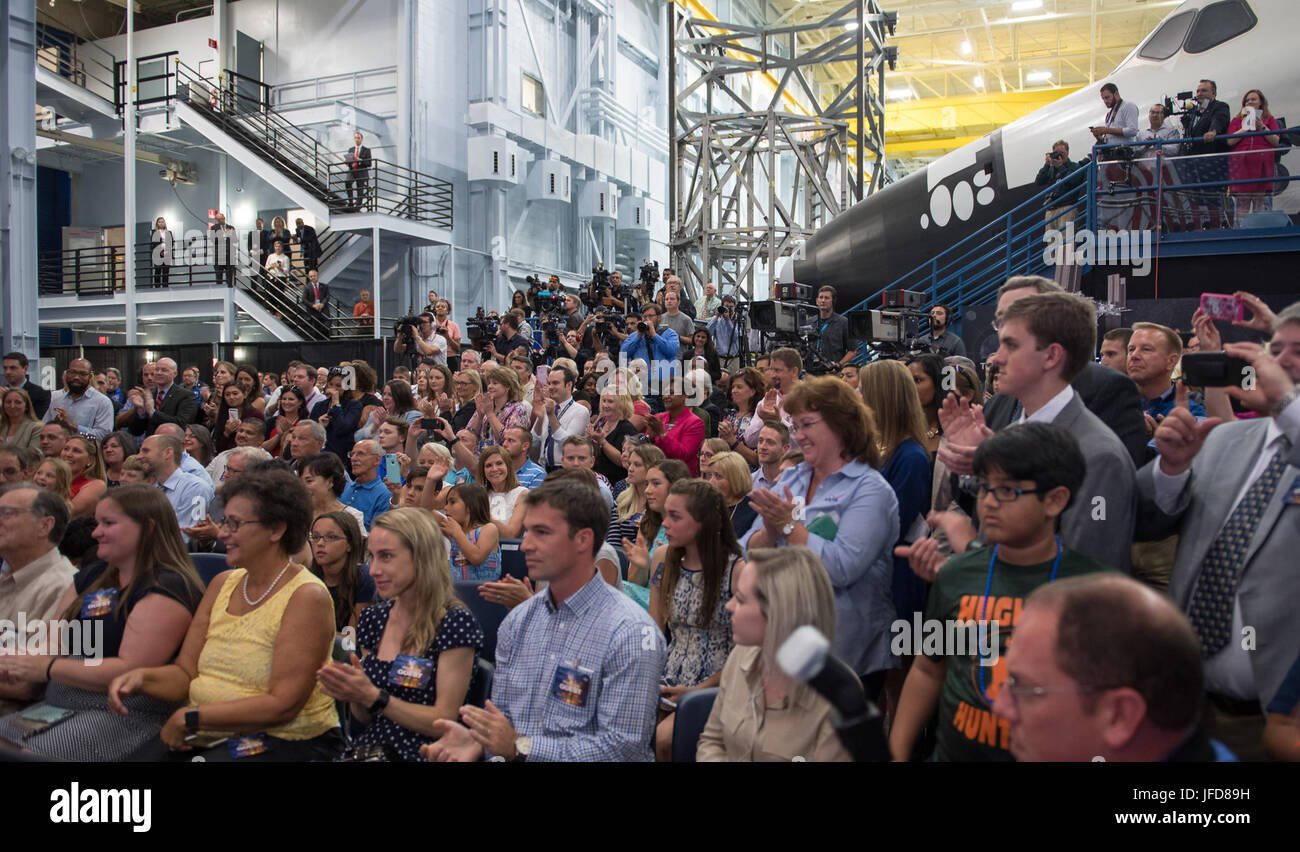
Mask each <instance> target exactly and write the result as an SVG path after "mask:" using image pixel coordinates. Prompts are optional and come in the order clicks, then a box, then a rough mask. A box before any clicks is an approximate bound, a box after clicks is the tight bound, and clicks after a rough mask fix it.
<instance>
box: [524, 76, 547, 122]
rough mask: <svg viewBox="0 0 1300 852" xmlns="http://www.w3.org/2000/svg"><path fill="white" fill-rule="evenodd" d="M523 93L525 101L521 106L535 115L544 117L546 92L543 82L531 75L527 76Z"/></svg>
mask: <svg viewBox="0 0 1300 852" xmlns="http://www.w3.org/2000/svg"><path fill="white" fill-rule="evenodd" d="M522 91H523V100H522V104H521V106H523V108H524V109H526V110H528V111H529V112H531V113H532V114H533V115H544V114H545V113H546V91H545V90H544V89H543V88H542V81H541V80H538V79H537V78H536V77H533V76H532V75H530V74H525V75H524V81H523V86H522Z"/></svg>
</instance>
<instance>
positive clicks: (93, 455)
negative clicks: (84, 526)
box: [59, 434, 108, 518]
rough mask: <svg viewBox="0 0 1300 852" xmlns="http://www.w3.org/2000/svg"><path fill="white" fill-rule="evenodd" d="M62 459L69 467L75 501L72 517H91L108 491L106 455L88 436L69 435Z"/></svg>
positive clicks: (73, 500)
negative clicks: (100, 499) (105, 474)
mask: <svg viewBox="0 0 1300 852" xmlns="http://www.w3.org/2000/svg"><path fill="white" fill-rule="evenodd" d="M59 457H60V458H62V459H63V463H64V464H66V465H67V466H68V475H69V476H70V477H71V479H70V480H69V481H68V495H69V497H70V499H71V502H72V517H74V518H80V517H82V516H86V515H92V514H94V512H95V504H96V503H98V502H99V498H100V497H103V496H104V492H105V491H107V490H108V480H107V478H106V477H105V476H104V454H103V453H102V452H100V449H99V443H98V442H97V441H96V440H95V439H94V438H91V437H89V436H87V435H81V434H77V435H70V436H68V440H67V442H66V443H65V444H64V445H63V450H62V452H60V453H59Z"/></svg>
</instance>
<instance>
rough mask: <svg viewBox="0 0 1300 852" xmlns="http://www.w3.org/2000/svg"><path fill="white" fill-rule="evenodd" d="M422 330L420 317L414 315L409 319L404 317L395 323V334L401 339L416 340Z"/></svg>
mask: <svg viewBox="0 0 1300 852" xmlns="http://www.w3.org/2000/svg"><path fill="white" fill-rule="evenodd" d="M419 328H420V317H419V316H418V315H415V314H412V315H411V316H408V317H402V318H400V319H398V320H397V321H396V322H394V323H393V334H395V335H396V336H397V337H398V338H399V339H404V338H406V339H409V340H414V339H415V338H416V337H417V336H418V333H417V332H418V329H419Z"/></svg>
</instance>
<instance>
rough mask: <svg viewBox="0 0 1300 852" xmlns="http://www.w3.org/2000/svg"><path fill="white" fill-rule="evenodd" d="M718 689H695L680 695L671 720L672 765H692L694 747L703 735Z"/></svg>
mask: <svg viewBox="0 0 1300 852" xmlns="http://www.w3.org/2000/svg"><path fill="white" fill-rule="evenodd" d="M717 697H718V688H717V687H716V686H711V687H709V688H708V689H696V690H692V691H691V692H687V693H685V694H684V695H682V698H681V700H680V701H679V702H678V703H677V714H676V718H675V719H674V720H673V763H694V762H695V746H696V745H697V744H698V743H699V741H700V734H702V733H704V725H705V724H706V723H707V722H708V721H709V713H711V712H712V711H713V701H714V699H716V698H717Z"/></svg>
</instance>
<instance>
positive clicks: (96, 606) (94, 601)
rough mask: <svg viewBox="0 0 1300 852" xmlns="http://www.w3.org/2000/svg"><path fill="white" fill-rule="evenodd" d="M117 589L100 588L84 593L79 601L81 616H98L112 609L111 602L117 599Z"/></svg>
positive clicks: (106, 613)
mask: <svg viewBox="0 0 1300 852" xmlns="http://www.w3.org/2000/svg"><path fill="white" fill-rule="evenodd" d="M117 592H118V590H117V589H100V590H99V591H97V592H92V593H90V594H88V595H86V599H85V600H83V601H82V602H81V617H82V618H98V617H99V616H101V615H108V614H109V613H110V612H112V611H113V602H114V601H116V600H117Z"/></svg>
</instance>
